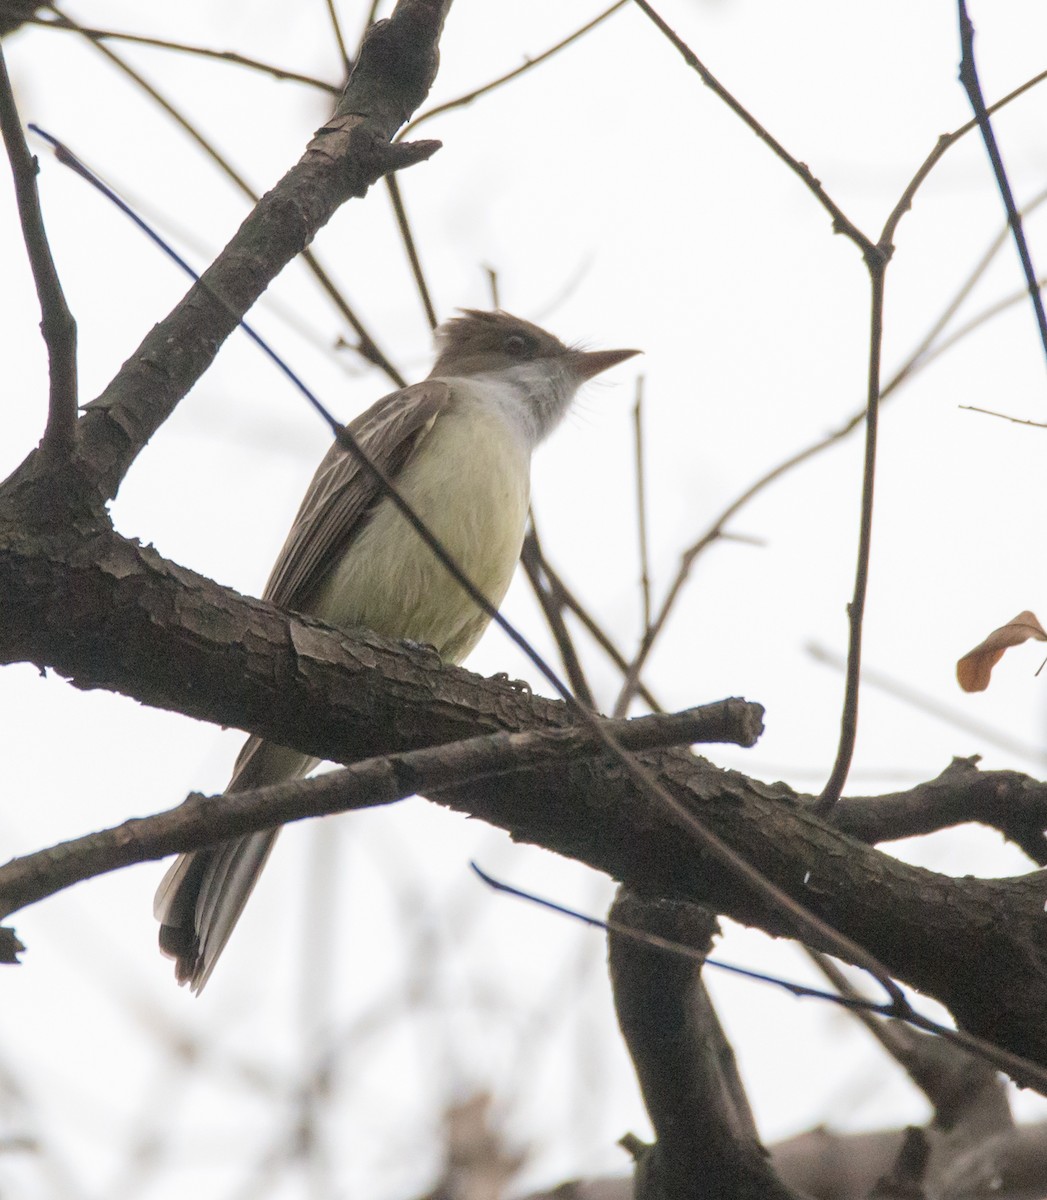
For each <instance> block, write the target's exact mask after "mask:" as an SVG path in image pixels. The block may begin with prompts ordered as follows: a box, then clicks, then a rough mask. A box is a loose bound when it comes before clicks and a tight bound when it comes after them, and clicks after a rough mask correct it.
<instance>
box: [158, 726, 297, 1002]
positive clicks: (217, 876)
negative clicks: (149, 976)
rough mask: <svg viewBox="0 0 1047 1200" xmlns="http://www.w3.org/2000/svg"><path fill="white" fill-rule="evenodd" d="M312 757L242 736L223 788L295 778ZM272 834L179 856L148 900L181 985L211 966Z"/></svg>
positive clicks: (204, 976)
mask: <svg viewBox="0 0 1047 1200" xmlns="http://www.w3.org/2000/svg"><path fill="white" fill-rule="evenodd" d="M316 762H317V760H316V759H314V758H309V757H307V756H306V755H303V754H299V753H298V752H297V751H295V750H288V749H286V748H285V747H283V746H274V745H272V743H270V742H263V741H261V740H260V739H259V738H255V737H252V738H248V739H247V741H246V742H245V743H244V747H243V749H242V750H241V751H240V757H239V758H238V759H237V760H236V768H235V770H234V772H233V777H232V779H231V780H230V781H229V785H228V787H227V788H226V791H227V792H243V791H246V790H247V789H248V788H254V787H262V786H264V785H265V784H270V783H279V782H282V781H283V780H287V779H295V778H297V777H299V776H301V775H304V774H305V773H306V772H307V771H309V770H311V768H312V767H313V766H314V765H315V764H316ZM279 832H280V830H279V829H266V830H263V831H262V832H261V833H250V834H247V835H246V836H245V837H241V838H233V839H232V840H230V841H227V842H219V843H218V844H217V845H214V846H206V847H205V848H204V849H202V850H193V851H191V852H190V853H188V854H180V855H179V856H178V858H176V859H175V861H174V862H173V863H172V864H171V867H170V868H169V870H168V871H167V874H166V875H165V876H164V877H163V879H162V880H161V881H160V886H159V887H158V888H157V891H156V899H155V900H154V901H153V914H154V915H155V917H156V919H157V920H158V921H159V922H160V949H161V950H162V951H163V953H164V954H166V955H167V956H168V957H169V958H173V959H174V960H175V975H176V976H177V978H178V982H179V983H188V984H189V986H190V987H191V988H192V990H193V991H194V992H199V991H200V990H201V989H202V988H203V986H204V984H205V983H206V982H207V980H208V977H209V976H210V974H211V972H212V971H213V970H214V965H215V963H216V962H217V961H218V956H219V955H220V954H221V953H222V950H223V949H224V948H225V944H226V942H227V941H228V940H229V935H230V934H231V933H232V932H233V929H234V927H235V925H236V922H237V921H238V920H239V919H240V914H241V913H242V912H243V910H244V905H245V904H246V903H247V898H248V897H249V896H250V894H251V892H252V891H253V890H254V885H255V883H257V881H258V876H259V875H260V874H261V871H262V868H263V867H264V866H265V863H266V859H268V857H269V852H270V851H271V850H272V848H273V843H274V842H275V841H276V835H277V834H278V833H279Z"/></svg>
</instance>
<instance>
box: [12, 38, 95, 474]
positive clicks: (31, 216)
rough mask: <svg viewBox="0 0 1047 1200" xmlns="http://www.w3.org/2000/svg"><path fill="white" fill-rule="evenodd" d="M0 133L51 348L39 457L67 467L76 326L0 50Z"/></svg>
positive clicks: (71, 434) (34, 164)
mask: <svg viewBox="0 0 1047 1200" xmlns="http://www.w3.org/2000/svg"><path fill="white" fill-rule="evenodd" d="M0 131H2V132H3V139H4V145H5V146H6V148H7V157H8V159H9V161H10V163H11V176H12V178H13V180H14V187H15V196H16V198H17V202H18V217H19V220H20V221H21V224H22V238H23V240H24V242H25V248H26V253H27V254H28V256H29V265H30V267H31V268H32V272H33V283H34V284H35V285H36V295H37V299H38V300H39V302H40V317H41V321H40V328H41V332H42V333H43V337H44V344H45V346H46V347H47V362H48V375H49V380H50V383H49V388H50V391H49V396H48V405H47V425H46V427H45V429H44V437H43V442H42V444H41V447H40V449H41V453H42V454H43V456H44V458H45V459H47V460H48V461H49V463H50V465H52V466H58V465H59V464H60V463H63V462H67V461H68V460H69V458H70V457H71V455H72V453H73V444H74V441H75V438H76V404H77V374H76V321H75V320H74V319H73V314H72V313H71V312H70V311H69V306H68V305H67V304H66V300H65V294H64V292H63V291H62V284H61V281H60V280H59V278H58V271H57V269H56V267H55V263H54V259H53V258H52V257H51V247H50V246H49V244H48V241H47V231H46V229H45V228H44V215H43V212H42V211H41V209H40V194H39V192H38V191H37V187H36V174H37V169H38V167H37V162H36V159H35V158H34V157H33V156H32V155H31V154H30V153H29V147H28V146H27V145H26V141H25V134H24V133H23V131H22V122H21V120H20V118H19V116H18V107H17V105H16V104H15V97H14V91H13V89H12V87H11V80H10V77H9V76H8V73H7V63H6V61H5V59H4V53H3V48H2V47H0Z"/></svg>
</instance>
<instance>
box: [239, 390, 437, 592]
mask: <svg viewBox="0 0 1047 1200" xmlns="http://www.w3.org/2000/svg"><path fill="white" fill-rule="evenodd" d="M450 398H451V389H450V387H449V386H448V385H447V384H446V383H444V382H443V381H442V380H438V379H427V380H424V381H423V382H422V383H416V384H413V385H412V386H411V387H407V388H403V389H402V390H401V391H398V392H392V393H391V394H390V395H388V396H384V397H383V398H382V399H381V400H379V401H378V402H377V403H376V404H374V405H372V406H371V407H370V408H369V409H368V410H367V411H366V412H365V413H361V415H360V416H359V417H357V418H356V420H355V421H353V422H352V423H351V424H350V425H349V432H350V433H351V434H352V435H353V436H354V437H355V438H356V440H357V442H358V443H359V445H360V447H361V449H363V451H364V452H365V453H366V454H367V455H368V457H369V458H370V459H371V460H372V462H374V463H375V465H376V466H378V467H380V468H381V469H382V471H383V472H384V473H385V475H386V477H387V478H389V479H390V480H391V481H393V482H394V483H395V481H396V476H397V475H398V474H399V473H400V471H401V470H402V469H403V467H404V464H405V463H406V462H407V460H408V459H409V458H410V457H411V455H412V454H413V453H414V452H415V450H416V449H417V448H418V445H419V443H420V442H421V441H422V440H423V439H424V437H425V435H426V434H427V433H428V432H429V431H430V430H431V429H432V427H433V424H434V422H435V421H436V418H437V417H438V416H439V415H440V413H441V412H442V411H444V409H445V408H446V407H447V405H448V404H449V402H450ZM379 499H381V485H380V483H379V482H378V481H377V480H376V479H375V478H374V477H373V476H372V475H371V473H370V471H368V470H367V469H366V468H365V467H363V466H361V464H360V463H359V462H358V461H357V460H356V458H355V457H354V456H353V454H352V452H351V451H349V450H345V449H343V448H342V447H341V446H340V445H339V444H338V442H335V444H334V445H333V446H332V447H331V449H330V450H329V451H328V452H327V455H326V457H325V458H324V460H323V462H322V463H321V464H320V466H319V467H318V468H317V471H316V474H315V475H314V476H313V481H312V483H311V484H310V485H309V489H308V491H307V492H306V494H305V497H304V499H303V500H302V505H301V508H299V510H298V515H297V516H296V517H295V519H294V523H293V524H292V526H291V531H290V533H289V534H288V535H287V541H286V542H285V543H284V546H283V549H282V550H281V551H280V554H279V556H278V558H277V560H276V564H275V566H274V567H273V571H272V574H271V575H270V576H269V582H268V583H267V584H266V587H265V592H264V593H263V595H264V597H265V599H266V600H271V601H272V602H273V604H277V605H279V606H280V607H281V608H294V609H298V610H299V611H301V612H308V611H309V607H310V601H311V599H312V597H313V595H314V594H315V592H316V589H317V587H318V585H319V584H320V583H322V582H323V580H324V578H325V576H326V575H327V572H328V571H329V570H330V568H331V567H332V566H333V565H334V564H335V563H337V562H338V561H339V560H340V559H341V556H342V554H343V553H344V552H345V549H346V547H347V546H348V545H349V543H350V542H352V541H353V539H354V538H355V537H356V535H357V534H358V533H359V532H360V530H361V529H362V528H363V525H364V523H365V522H366V520H367V518H368V516H369V515H370V512H371V510H372V508H373V506H374V505H375V503H376V502H377V501H378V500H379Z"/></svg>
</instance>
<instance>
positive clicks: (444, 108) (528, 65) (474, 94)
mask: <svg viewBox="0 0 1047 1200" xmlns="http://www.w3.org/2000/svg"><path fill="white" fill-rule="evenodd" d="M628 3H629V0H616V3H614V4H612V5H611V7H610V8H605V9H604V11H603V12H602V13H600V14H599V16H596V17H593V19H592V20H591V21H588V22H586V24H585V25H583V26H581V28H580V29H576V30H575V31H574V33H571V34H568V36H567V37H565V38H564V39H563V41H560V42H557V43H556V45H555V46H550V47H549V49H548V50H543V51H542V53H541V54H536V55H535V56H534V58H528V59H527V61H526V62H524V63H522V64H521V65H520V66H518V67H514V68H513V69H512V70H511V71H507V72H506V73H505V74H504V75H499V76H498V78H497V79H492V80H491V82H490V83H485V84H483V86H482V87H478V88H473V90H472V91H471V92H466V93H465V94H464V95H462V96H458V97H456V98H455V99H454V100H447V101H445V102H444V103H443V104H437V105H435V106H434V107H433V108H430V109H427V110H426V111H425V112H423V113H419V114H418V116H417V117H415V118H414V120H413V121H409V122H408V123H407V124H406V125H405V126H404V127H403V129H401V130H400V132H399V134H398V135H397V137H398V138H402V137H406V136H407V134H409V133H411V132H412V130H415V129H417V128H418V126H419V125H421V124H422V122H423V121H428V120H430V118H432V117H437V116H439V115H440V114H441V113H445V112H450V110H451V109H453V108H463V107H464V106H465V105H467V104H472V102H473V101H474V100H478V99H479V98H480V97H481V96H486V95H487V93H488V92H493V91H494V90H495V88H500V87H501V86H502V84H504V83H509V81H510V80H512V79H516V78H518V77H519V76H520V75H523V74H525V73H526V72H527V71H530V70H531V69H532V68H534V67H537V66H538V65H539V64H540V63H543V62H545V61H546V60H547V59H549V58H552V56H553V55H554V54H558V53H559V52H560V51H561V50H565V49H566V48H567V47H568V46H569V45H571V43H572V42H576V41H577V40H578V39H579V38H580V37H584V36H585V34H587V33H588V32H589V31H590V30H591V29H595V28H596V26H597V25H599V24H601V23H602V22H604V21H606V20H607V18H608V17H609V16H611V15H612V14H613V13H616V12H617V11H618V10H619V9H620V8H624V7H625V6H626V4H628Z"/></svg>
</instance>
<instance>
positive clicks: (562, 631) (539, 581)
mask: <svg viewBox="0 0 1047 1200" xmlns="http://www.w3.org/2000/svg"><path fill="white" fill-rule="evenodd" d="M543 561H544V560H543V558H542V552H541V546H540V544H539V542H538V534H537V531H536V530H535V527H534V516H533V514H532V517H531V528H530V529H529V530H528V531H527V536H526V537H525V538H524V544H523V547H522V548H521V550H520V564H521V565H522V567H523V569H524V574H525V575H526V576H527V582H528V583H529V584H530V585H531V591H533V592H534V595H535V599H536V600H537V601H538V603H539V604H540V605H541V608H542V614H543V616H544V617H545V621H546V624H547V625H548V626H549V631H550V633H551V634H552V635H553V638H554V640H555V641H556V648H557V649H558V650H559V652H560V661H561V662H562V663H563V666H564V670H565V671H566V672H567V679H568V681H569V683H570V685H571V689H572V691H573V692H574V696H575V699H576V700H577V701H578V703H579V704H583V705H584V706H585V707H586V708H591V709H593V710H594V711H595V709H596V700H595V698H594V696H593V693H592V689H591V688H590V687H589V681H588V680H587V679H586V677H585V672H584V671H583V670H582V664H581V662H580V661H579V658H578V652H577V651H576V650H575V647H574V641H573V639H572V638H571V634H570V631H569V630H568V628H567V625H566V623H565V621H564V619H563V609H564V604H563V600H562V599H561V598H560V597H559V596H558V595H557V593H556V590H555V588H553V587H552V586H551V585H550V584H549V583H548V580H547V579H546V577H545V574H544V571H543Z"/></svg>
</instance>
